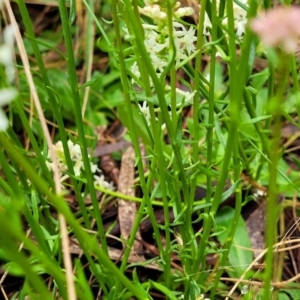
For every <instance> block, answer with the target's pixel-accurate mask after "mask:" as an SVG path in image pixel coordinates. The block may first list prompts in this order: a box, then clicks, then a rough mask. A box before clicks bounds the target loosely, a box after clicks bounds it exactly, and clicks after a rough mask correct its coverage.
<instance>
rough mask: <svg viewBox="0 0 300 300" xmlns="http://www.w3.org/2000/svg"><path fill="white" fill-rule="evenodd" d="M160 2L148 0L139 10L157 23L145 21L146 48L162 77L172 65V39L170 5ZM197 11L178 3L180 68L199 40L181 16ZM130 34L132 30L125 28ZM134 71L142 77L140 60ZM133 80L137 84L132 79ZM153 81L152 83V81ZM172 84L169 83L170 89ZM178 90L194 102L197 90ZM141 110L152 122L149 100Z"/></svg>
mask: <svg viewBox="0 0 300 300" xmlns="http://www.w3.org/2000/svg"><path fill="white" fill-rule="evenodd" d="M158 2H159V1H157V0H156V1H155V0H146V1H145V6H144V7H143V8H139V12H140V14H142V15H145V16H147V17H149V18H151V19H153V21H154V23H155V24H156V25H149V24H143V28H144V32H145V41H144V44H145V47H146V50H147V52H148V54H149V56H150V59H151V61H152V65H153V67H154V69H155V71H156V73H157V75H158V76H160V74H161V73H162V72H163V71H164V68H165V67H166V66H167V64H168V58H167V57H168V50H169V48H170V38H169V32H168V26H167V12H166V8H165V7H163V6H161V5H159V4H158ZM192 14H193V9H192V8H191V7H180V2H177V3H176V4H175V6H174V12H173V24H172V26H173V38H174V43H175V48H176V57H175V68H179V67H180V64H181V62H182V61H188V60H189V58H190V57H191V56H192V55H193V54H194V53H195V51H196V48H195V41H196V40H197V37H196V35H195V31H196V30H195V29H194V28H193V27H192V26H184V25H183V24H181V23H179V20H178V19H180V18H182V17H184V16H190V15H192ZM125 31H126V35H127V36H128V31H127V29H126V28H125ZM131 72H132V74H133V75H134V76H136V77H137V78H138V79H140V78H141V73H140V70H139V68H138V64H137V62H134V64H133V65H132V66H131ZM132 82H133V83H137V82H136V81H135V80H134V79H132ZM151 84H152V83H151ZM168 89H169V87H168V86H166V91H168ZM176 93H177V94H178V95H180V96H183V99H184V101H190V100H191V99H192V98H193V96H194V93H189V92H183V91H182V90H180V89H176ZM139 109H140V112H141V113H142V114H143V115H144V116H145V118H146V122H147V123H148V124H150V113H149V107H148V105H147V103H146V102H144V103H143V104H142V105H139Z"/></svg>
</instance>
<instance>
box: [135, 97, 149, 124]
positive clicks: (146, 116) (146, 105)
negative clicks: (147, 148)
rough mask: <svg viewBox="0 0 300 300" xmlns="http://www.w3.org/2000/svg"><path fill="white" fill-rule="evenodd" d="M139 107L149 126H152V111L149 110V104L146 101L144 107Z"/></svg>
mask: <svg viewBox="0 0 300 300" xmlns="http://www.w3.org/2000/svg"><path fill="white" fill-rule="evenodd" d="M138 106H139V109H140V112H141V113H142V114H143V115H144V117H145V119H146V122H147V124H148V125H150V119H151V116H150V110H149V106H148V104H147V102H146V101H144V102H143V105H140V104H138Z"/></svg>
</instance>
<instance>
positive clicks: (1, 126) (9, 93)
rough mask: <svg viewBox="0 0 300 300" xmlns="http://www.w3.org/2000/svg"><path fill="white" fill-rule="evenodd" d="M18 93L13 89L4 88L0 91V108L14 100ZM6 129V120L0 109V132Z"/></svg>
mask: <svg viewBox="0 0 300 300" xmlns="http://www.w3.org/2000/svg"><path fill="white" fill-rule="evenodd" d="M17 94H18V92H17V90H16V89H14V88H6V89H2V90H0V106H4V105H7V104H8V103H10V102H11V101H12V100H14V98H16V96H17ZM7 127H8V120H7V117H6V115H5V113H4V112H3V110H2V109H1V108H0V131H4V130H6V129H7Z"/></svg>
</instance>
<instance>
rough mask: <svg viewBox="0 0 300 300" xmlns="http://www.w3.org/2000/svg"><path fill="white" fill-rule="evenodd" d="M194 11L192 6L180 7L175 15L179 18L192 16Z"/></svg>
mask: <svg viewBox="0 0 300 300" xmlns="http://www.w3.org/2000/svg"><path fill="white" fill-rule="evenodd" d="M193 13H194V10H193V8H192V7H180V8H179V9H178V10H176V11H175V12H174V14H175V16H176V17H178V18H182V17H185V16H191V15H192V14H193Z"/></svg>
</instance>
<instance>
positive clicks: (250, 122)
mask: <svg viewBox="0 0 300 300" xmlns="http://www.w3.org/2000/svg"><path fill="white" fill-rule="evenodd" d="M271 117H272V116H271V115H265V116H260V117H256V118H253V119H249V120H247V121H244V122H241V124H240V125H250V124H254V123H257V122H260V121H263V120H267V119H270V118H271Z"/></svg>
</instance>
